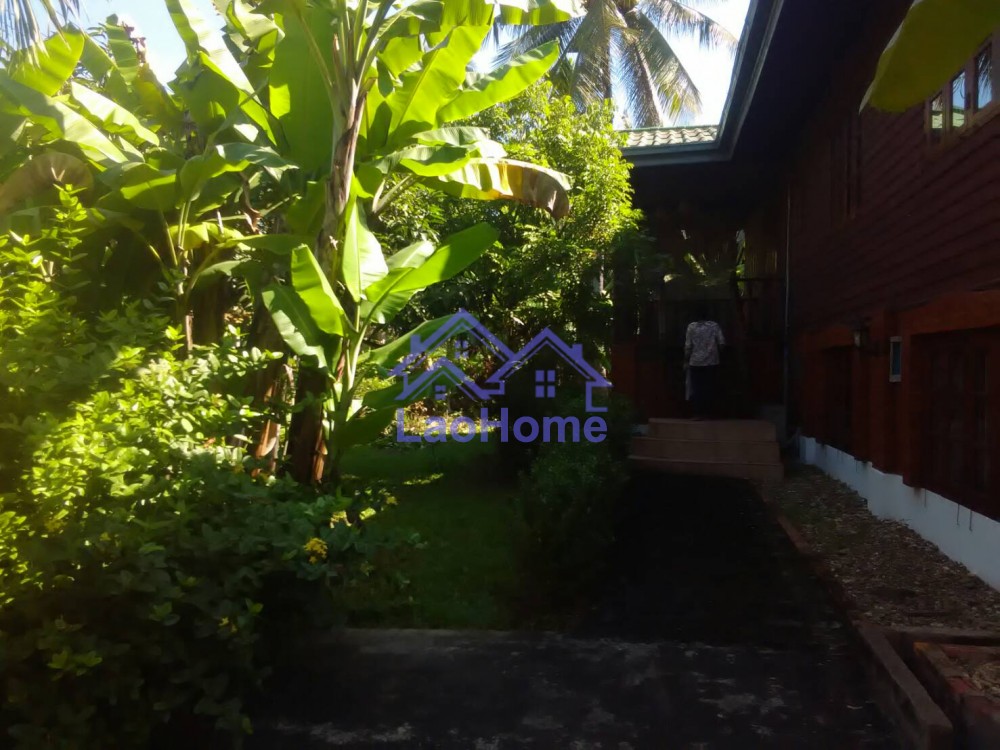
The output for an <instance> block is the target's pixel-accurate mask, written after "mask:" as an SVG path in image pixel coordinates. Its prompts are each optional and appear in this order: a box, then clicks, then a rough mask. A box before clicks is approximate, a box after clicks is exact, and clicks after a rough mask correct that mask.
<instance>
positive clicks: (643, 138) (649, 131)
mask: <svg viewBox="0 0 1000 750" xmlns="http://www.w3.org/2000/svg"><path fill="white" fill-rule="evenodd" d="M718 135H719V127H718V126H717V125H698V126H694V127H679V128H643V129H642V130H626V131H625V137H626V141H625V148H648V147H651V146H684V145H688V144H692V143H711V142H712V141H714V140H715V139H716V138H717V137H718Z"/></svg>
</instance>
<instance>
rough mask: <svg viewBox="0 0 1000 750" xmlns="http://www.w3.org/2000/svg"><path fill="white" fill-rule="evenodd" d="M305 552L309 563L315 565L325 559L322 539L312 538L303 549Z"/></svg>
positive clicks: (324, 543) (324, 545)
mask: <svg viewBox="0 0 1000 750" xmlns="http://www.w3.org/2000/svg"><path fill="white" fill-rule="evenodd" d="M303 549H305V551H306V552H308V553H309V562H310V563H312V564H313V565H315V564H316V563H318V562H319V561H320V560H325V559H326V542H324V541H323V540H322V539H317V538H316V537H313V538H312V539H310V540H309V541H308V542H306V544H305V547H303Z"/></svg>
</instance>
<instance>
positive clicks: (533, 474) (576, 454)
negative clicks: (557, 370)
mask: <svg viewBox="0 0 1000 750" xmlns="http://www.w3.org/2000/svg"><path fill="white" fill-rule="evenodd" d="M557 404H558V405H557V406H556V407H555V410H554V413H559V414H562V415H566V416H570V415H576V416H578V417H584V416H585V415H586V412H585V400H584V398H583V397H582V396H570V397H568V398H565V399H557ZM605 404H606V405H607V406H608V411H607V412H605V413H604V417H605V419H606V421H607V424H608V437H607V439H605V440H604V441H602V442H600V443H588V442H581V443H548V444H543V445H542V446H541V447H540V448H539V449H538V451H537V454H536V455H535V457H534V460H533V462H532V464H531V468H530V469H529V470H528V471H527V472H525V473H524V474H522V477H521V489H520V492H519V495H518V509H519V512H520V516H521V519H522V521H523V523H524V526H525V532H526V533H525V537H526V539H527V549H526V555H527V557H528V560H527V563H528V566H529V568H530V569H532V570H533V571H534V573H535V574H536V576H537V582H538V583H539V584H540V588H541V589H542V591H544V592H545V595H547V596H550V597H555V598H557V599H563V600H571V599H572V598H573V597H575V596H576V595H577V594H579V593H580V592H581V590H582V589H584V588H585V587H586V586H587V585H588V584H589V583H590V582H592V581H593V579H594V578H595V577H596V576H597V575H599V573H600V571H601V568H602V567H603V563H604V560H605V559H606V553H607V551H608V548H609V547H610V546H611V544H612V542H613V541H614V533H615V507H616V504H617V503H618V501H619V500H620V498H621V495H622V492H623V490H624V487H625V482H626V480H627V478H628V471H627V466H626V458H627V451H628V441H629V439H630V435H631V428H632V420H631V410H630V408H629V407H628V404H627V402H625V401H624V400H622V399H619V398H617V397H613V398H611V399H607V400H605Z"/></svg>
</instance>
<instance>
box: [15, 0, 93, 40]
mask: <svg viewBox="0 0 1000 750" xmlns="http://www.w3.org/2000/svg"><path fill="white" fill-rule="evenodd" d="M79 12H80V0H0V37H3V39H4V40H5V41H7V42H10V43H11V44H13V45H14V46H15V47H27V46H29V45H30V44H32V43H34V42H36V41H37V40H38V39H39V38H40V37H41V35H42V26H41V23H40V22H39V15H42V14H44V15H45V16H47V17H48V20H49V21H51V22H52V25H53V26H55V27H59V26H61V25H63V24H64V23H66V22H67V21H68V20H69V19H71V18H73V17H75V16H77V15H78V14H79Z"/></svg>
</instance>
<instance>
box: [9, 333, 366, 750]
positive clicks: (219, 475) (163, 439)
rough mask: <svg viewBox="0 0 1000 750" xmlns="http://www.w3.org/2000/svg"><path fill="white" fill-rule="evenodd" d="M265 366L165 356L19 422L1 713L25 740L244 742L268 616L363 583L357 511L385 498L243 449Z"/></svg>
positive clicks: (223, 354) (257, 361)
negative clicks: (274, 607) (273, 467)
mask: <svg viewBox="0 0 1000 750" xmlns="http://www.w3.org/2000/svg"><path fill="white" fill-rule="evenodd" d="M268 359H269V355H266V354H263V353H260V352H255V351H249V352H248V351H243V350H240V349H238V348H235V347H231V346H228V345H220V346H219V347H215V348H213V349H212V350H206V351H200V350H198V351H196V353H195V355H194V356H191V357H189V358H187V359H185V360H178V359H176V358H175V357H174V355H173V354H172V353H171V352H170V351H169V350H168V351H165V352H163V353H162V354H161V355H160V356H158V357H153V358H152V359H150V360H148V361H144V362H143V363H142V365H141V366H140V367H139V368H138V369H137V370H135V371H134V372H133V373H132V374H131V376H130V377H126V378H123V379H122V380H121V381H120V382H119V383H117V385H116V386H115V387H112V388H106V389H99V390H96V391H95V392H93V393H92V394H91V395H90V396H88V397H86V398H84V399H81V400H80V401H78V402H76V403H74V404H72V405H71V406H70V407H69V409H68V413H66V414H65V415H64V416H62V417H57V416H55V415H52V414H42V415H40V416H39V417H38V418H37V419H35V420H32V421H31V422H30V424H25V425H22V426H21V429H22V430H23V432H25V433H26V439H27V442H28V444H29V445H31V446H33V454H32V456H31V461H30V470H28V471H26V472H25V474H24V476H22V477H21V481H20V483H19V485H18V486H17V487H16V488H15V491H14V492H11V493H8V494H6V495H4V496H3V497H2V505H0V519H2V521H0V555H2V557H0V591H2V592H3V598H2V600H0V633H2V638H3V642H4V649H3V652H2V654H0V661H2V665H0V666H2V672H3V674H4V676H5V680H6V683H5V688H6V696H7V699H6V702H5V707H4V709H3V712H2V714H0V716H2V719H3V723H4V725H5V726H7V727H8V728H9V729H10V732H11V735H12V736H13V737H15V738H16V739H17V741H18V742H19V746H22V747H26V748H27V747H30V748H35V747H79V746H88V747H96V746H141V745H145V744H146V742H147V741H148V738H149V733H150V732H151V731H152V730H153V727H155V726H156V725H157V724H158V723H162V722H164V721H166V720H167V719H170V718H171V717H177V716H183V715H185V714H186V713H191V712H193V713H194V714H195V715H203V716H206V717H209V718H210V719H211V720H213V721H214V722H215V724H216V726H217V727H219V728H221V729H225V730H228V731H236V732H239V731H242V729H244V728H245V727H246V726H247V719H246V717H245V716H244V715H243V713H242V710H241V705H242V703H241V699H242V697H243V695H244V694H245V693H246V692H247V691H248V690H249V689H251V688H252V687H253V686H255V685H256V684H257V682H258V681H259V679H260V678H261V677H262V676H263V675H264V674H265V670H264V665H265V663H266V658H265V654H263V653H261V648H260V646H261V644H260V643H259V640H260V634H261V629H262V623H261V618H262V617H264V616H265V615H266V614H268V612H267V610H268V608H269V605H270V604H272V603H274V602H278V601H280V602H282V606H281V607H279V608H278V611H276V612H274V613H273V614H274V615H280V614H281V611H282V610H284V609H289V608H290V605H289V602H290V601H292V602H294V601H295V597H294V596H293V594H294V592H296V591H298V593H299V594H300V596H299V598H298V600H297V603H296V604H295V605H294V608H292V609H293V610H294V609H313V610H317V609H318V610H321V611H323V610H325V609H328V608H329V604H327V605H326V606H324V603H323V600H322V599H320V600H319V601H317V599H316V591H317V590H319V591H322V590H323V588H326V589H327V590H328V591H329V592H330V593H331V594H333V593H334V592H335V591H336V590H337V588H339V587H341V586H342V585H343V584H344V582H345V581H346V580H349V579H350V578H351V577H352V576H355V575H364V574H365V572H369V571H367V570H366V567H367V566H366V563H365V561H366V560H367V557H368V556H369V555H368V552H367V551H366V547H365V545H366V544H367V542H366V540H365V539H364V538H363V536H362V535H361V533H360V526H359V523H358V518H359V516H360V515H362V511H365V513H364V514H367V512H368V511H367V510H366V508H367V507H368V506H369V505H372V504H374V505H377V504H378V503H379V502H380V499H379V498H378V497H369V498H367V499H366V498H362V499H361V500H360V501H358V502H356V501H355V500H354V499H352V498H350V497H347V496H344V495H321V494H315V493H312V492H308V491H304V490H303V489H302V488H301V487H299V486H298V485H297V484H295V483H294V482H292V481H290V480H283V479H277V478H274V477H269V476H267V475H266V474H264V473H261V472H260V471H259V467H257V466H256V464H255V463H254V462H253V461H252V460H251V459H249V458H247V456H246V453H245V450H244V448H243V447H242V446H243V444H244V443H245V440H246V438H245V437H243V436H244V435H245V434H246V433H247V432H249V431H250V429H251V428H252V427H253V425H254V423H255V422H256V421H258V420H259V419H260V418H261V414H259V413H258V412H257V411H255V409H254V408H253V407H252V405H251V404H250V403H249V400H248V399H244V398H239V397H236V396H233V395H231V394H233V393H239V392H241V389H242V388H241V384H242V383H243V382H244V381H245V379H246V378H247V377H248V376H249V375H250V374H252V373H253V372H254V371H255V370H257V369H259V368H260V367H262V366H263V365H264V364H265V363H266V362H267V360H268ZM359 502H360V505H359ZM317 586H318V587H319V588H318V589H317ZM331 601H332V600H331ZM327 614H328V613H327Z"/></svg>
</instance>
